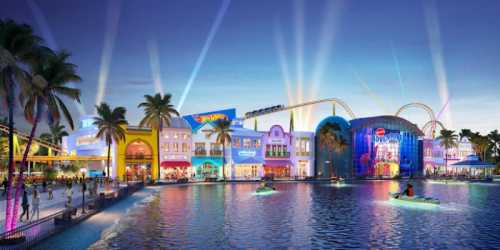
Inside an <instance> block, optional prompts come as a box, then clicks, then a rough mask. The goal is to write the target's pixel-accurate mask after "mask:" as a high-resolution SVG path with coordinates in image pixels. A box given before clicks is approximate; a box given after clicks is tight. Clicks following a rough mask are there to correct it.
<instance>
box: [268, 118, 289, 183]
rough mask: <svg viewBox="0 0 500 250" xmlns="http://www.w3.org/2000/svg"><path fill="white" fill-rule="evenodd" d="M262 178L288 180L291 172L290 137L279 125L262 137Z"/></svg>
mask: <svg viewBox="0 0 500 250" xmlns="http://www.w3.org/2000/svg"><path fill="white" fill-rule="evenodd" d="M263 142H264V149H263V151H264V176H272V177H274V178H290V176H291V170H292V166H293V164H292V162H291V161H290V159H291V154H290V152H291V150H292V149H291V143H292V136H291V135H290V133H287V132H285V131H284V130H283V127H281V126H280V125H274V126H272V127H271V129H270V130H269V132H265V133H264V135H263Z"/></svg>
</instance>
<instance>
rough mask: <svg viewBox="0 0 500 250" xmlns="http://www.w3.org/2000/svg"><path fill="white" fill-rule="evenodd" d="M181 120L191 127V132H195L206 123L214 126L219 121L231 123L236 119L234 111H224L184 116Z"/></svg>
mask: <svg viewBox="0 0 500 250" xmlns="http://www.w3.org/2000/svg"><path fill="white" fill-rule="evenodd" d="M183 118H184V119H185V120H186V121H187V122H188V123H189V124H190V125H191V128H192V129H193V131H197V130H198V129H199V128H201V127H202V126H203V125H205V124H206V123H212V124H214V123H215V122H217V121H220V120H228V121H232V120H233V119H235V118H236V109H234V108H233V109H225V110H219V111H213V112H206V113H200V114H193V115H186V116H183Z"/></svg>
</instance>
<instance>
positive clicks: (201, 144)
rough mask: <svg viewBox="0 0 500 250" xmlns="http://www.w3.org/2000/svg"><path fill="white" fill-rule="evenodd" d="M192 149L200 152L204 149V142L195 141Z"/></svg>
mask: <svg viewBox="0 0 500 250" xmlns="http://www.w3.org/2000/svg"><path fill="white" fill-rule="evenodd" d="M194 150H195V151H196V152H201V151H205V143H204V142H197V143H195V144H194Z"/></svg>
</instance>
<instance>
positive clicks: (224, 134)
mask: <svg viewBox="0 0 500 250" xmlns="http://www.w3.org/2000/svg"><path fill="white" fill-rule="evenodd" d="M232 132H233V130H232V129H231V122H230V121H228V120H219V121H217V122H216V123H215V126H214V128H213V129H210V130H208V132H207V135H206V136H207V138H210V137H212V135H216V136H217V138H216V139H215V142H216V143H219V144H222V179H223V180H224V181H226V168H225V166H226V144H230V143H231V133H232Z"/></svg>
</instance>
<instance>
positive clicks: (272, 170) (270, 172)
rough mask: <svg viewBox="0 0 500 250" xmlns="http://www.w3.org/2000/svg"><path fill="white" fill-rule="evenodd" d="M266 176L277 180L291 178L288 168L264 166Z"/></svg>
mask: <svg viewBox="0 0 500 250" xmlns="http://www.w3.org/2000/svg"><path fill="white" fill-rule="evenodd" d="M264 175H265V176H272V177H275V178H280V177H281V178H283V177H290V167H288V166H264Z"/></svg>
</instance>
